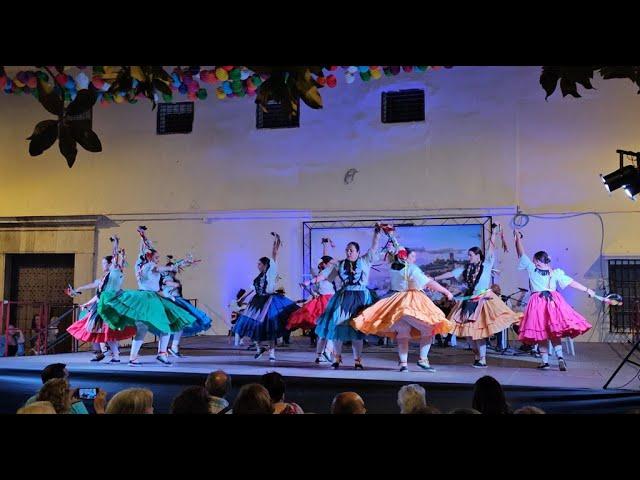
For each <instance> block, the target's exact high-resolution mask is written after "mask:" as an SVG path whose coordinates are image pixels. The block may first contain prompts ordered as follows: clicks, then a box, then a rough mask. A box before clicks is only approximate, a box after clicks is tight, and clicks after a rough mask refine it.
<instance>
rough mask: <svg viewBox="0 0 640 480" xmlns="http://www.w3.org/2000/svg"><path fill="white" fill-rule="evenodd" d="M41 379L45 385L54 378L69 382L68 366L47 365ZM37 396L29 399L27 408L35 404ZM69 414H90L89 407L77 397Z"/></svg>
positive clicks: (72, 401)
mask: <svg viewBox="0 0 640 480" xmlns="http://www.w3.org/2000/svg"><path fill="white" fill-rule="evenodd" d="M40 378H41V379H42V383H43V384H45V383H47V382H48V381H49V380H52V379H54V378H63V379H65V380H68V378H69V371H68V370H67V366H66V365H65V364H64V363H52V364H51V365H47V366H46V367H44V369H43V370H42V372H40ZM37 396H38V394H35V395H33V396H31V397H29V398H28V399H27V401H26V402H25V404H24V405H25V406H27V405H29V404H31V403H33V402H35V401H36V397H37ZM94 408H95V402H94ZM68 413H71V414H81V415H88V414H89V412H88V411H87V407H85V406H84V403H82V400H80V399H79V398H75V397H73V398H72V399H71V410H70V411H69V412H68Z"/></svg>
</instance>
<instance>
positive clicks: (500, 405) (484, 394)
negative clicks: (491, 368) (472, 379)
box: [472, 375, 511, 415]
mask: <svg viewBox="0 0 640 480" xmlns="http://www.w3.org/2000/svg"><path fill="white" fill-rule="evenodd" d="M472 407H473V408H475V409H476V410H478V411H479V412H480V413H483V414H485V415H504V414H508V413H511V409H510V408H509V404H508V403H507V400H506V399H505V396H504V390H502V385H500V383H499V382H498V381H497V380H496V379H495V378H493V377H491V376H489V375H485V376H484V377H482V378H480V379H478V381H477V382H476V384H475V387H474V390H473V403H472Z"/></svg>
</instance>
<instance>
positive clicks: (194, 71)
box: [187, 65, 200, 77]
mask: <svg viewBox="0 0 640 480" xmlns="http://www.w3.org/2000/svg"><path fill="white" fill-rule="evenodd" d="M187 71H188V72H189V73H190V74H191V76H192V77H195V76H196V75H198V74H199V73H200V65H193V66H190V67H189V68H188V69H187Z"/></svg>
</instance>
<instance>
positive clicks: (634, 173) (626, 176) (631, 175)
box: [600, 150, 640, 199]
mask: <svg viewBox="0 0 640 480" xmlns="http://www.w3.org/2000/svg"><path fill="white" fill-rule="evenodd" d="M616 153H617V154H618V155H620V168H618V169H617V170H616V171H614V172H611V173H609V174H608V175H602V174H600V180H602V183H603V184H604V188H606V189H607V191H608V192H609V193H611V192H613V191H615V190H617V189H619V188H621V187H624V188H625V192H626V193H627V195H628V196H629V197H630V198H631V199H634V198H633V197H635V196H636V195H637V194H638V193H639V192H640V170H639V169H638V160H639V159H640V153H636V152H629V151H626V150H616ZM625 155H628V156H631V157H633V158H634V160H635V162H636V166H633V165H623V162H624V156H625Z"/></svg>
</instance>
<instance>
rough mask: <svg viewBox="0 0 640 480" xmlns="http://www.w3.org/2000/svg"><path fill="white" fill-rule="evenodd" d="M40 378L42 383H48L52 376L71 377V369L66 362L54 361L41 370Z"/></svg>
mask: <svg viewBox="0 0 640 480" xmlns="http://www.w3.org/2000/svg"><path fill="white" fill-rule="evenodd" d="M40 378H41V379H42V383H47V382H48V381H49V380H51V379H52V378H64V379H68V378H69V371H68V370H67V366H66V365H65V364H64V363H52V364H51V365H47V366H46V367H44V370H42V372H40Z"/></svg>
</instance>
